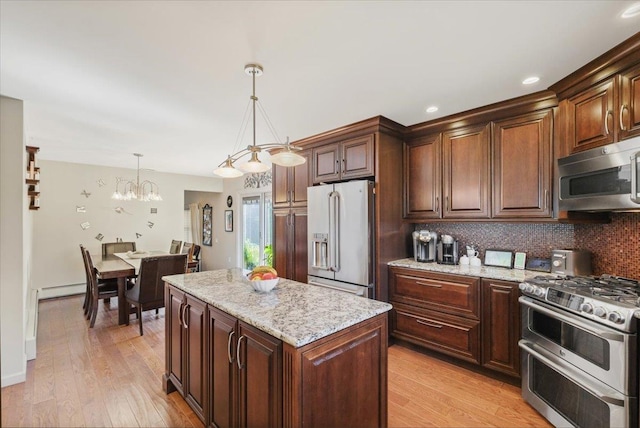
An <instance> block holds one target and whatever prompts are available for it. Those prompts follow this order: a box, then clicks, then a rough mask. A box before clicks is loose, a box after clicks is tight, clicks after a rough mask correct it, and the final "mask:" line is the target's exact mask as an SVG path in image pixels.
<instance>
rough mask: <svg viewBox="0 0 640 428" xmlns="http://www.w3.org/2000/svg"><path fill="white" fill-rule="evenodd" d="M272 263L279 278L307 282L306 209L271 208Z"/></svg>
mask: <svg viewBox="0 0 640 428" xmlns="http://www.w3.org/2000/svg"><path fill="white" fill-rule="evenodd" d="M273 226H274V265H273V267H274V268H275V269H276V270H277V271H278V276H280V277H281V278H288V279H293V280H295V281H298V282H305V283H306V282H307V264H308V260H307V251H308V250H307V238H308V237H307V210H306V208H291V209H289V208H285V209H274V210H273Z"/></svg>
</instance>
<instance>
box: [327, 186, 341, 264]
mask: <svg viewBox="0 0 640 428" xmlns="http://www.w3.org/2000/svg"><path fill="white" fill-rule="evenodd" d="M329 270H330V271H332V272H339V271H340V193H338V192H336V191H333V192H331V193H329Z"/></svg>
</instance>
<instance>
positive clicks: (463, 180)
mask: <svg viewBox="0 0 640 428" xmlns="http://www.w3.org/2000/svg"><path fill="white" fill-rule="evenodd" d="M490 135H491V133H490V126H489V124H483V125H480V126H471V127H467V128H461V129H457V130H453V131H449V132H445V133H444V134H443V137H442V145H443V167H442V172H443V174H442V175H443V177H442V183H443V185H442V193H443V198H444V201H443V202H444V206H443V217H445V218H447V217H449V218H470V217H472V218H489V217H490V214H491V212H490V211H491V210H490V192H489V191H490V189H489V165H490V163H489V137H490Z"/></svg>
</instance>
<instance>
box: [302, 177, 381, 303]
mask: <svg viewBox="0 0 640 428" xmlns="http://www.w3.org/2000/svg"><path fill="white" fill-rule="evenodd" d="M307 197H308V214H307V216H308V217H307V225H308V226H307V230H308V235H309V239H308V245H309V272H308V279H309V284H313V285H319V286H323V287H328V288H335V289H338V290H342V291H347V292H351V293H354V294H357V295H361V296H364V297H370V298H373V297H374V286H373V285H374V269H373V255H374V248H373V246H374V242H375V239H374V235H373V234H374V230H373V225H374V221H373V216H374V199H373V198H374V193H373V182H370V181H366V180H359V181H349V182H346V183H335V184H326V185H321V186H314V187H309V188H307Z"/></svg>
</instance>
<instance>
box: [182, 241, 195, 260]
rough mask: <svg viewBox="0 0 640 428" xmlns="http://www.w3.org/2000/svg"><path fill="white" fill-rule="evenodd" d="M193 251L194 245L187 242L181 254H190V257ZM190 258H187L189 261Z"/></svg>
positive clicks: (183, 245)
mask: <svg viewBox="0 0 640 428" xmlns="http://www.w3.org/2000/svg"><path fill="white" fill-rule="evenodd" d="M191 251H193V243H191V242H185V243H184V244H182V251H180V254H189V256H191ZM189 256H188V257H187V260H189Z"/></svg>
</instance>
